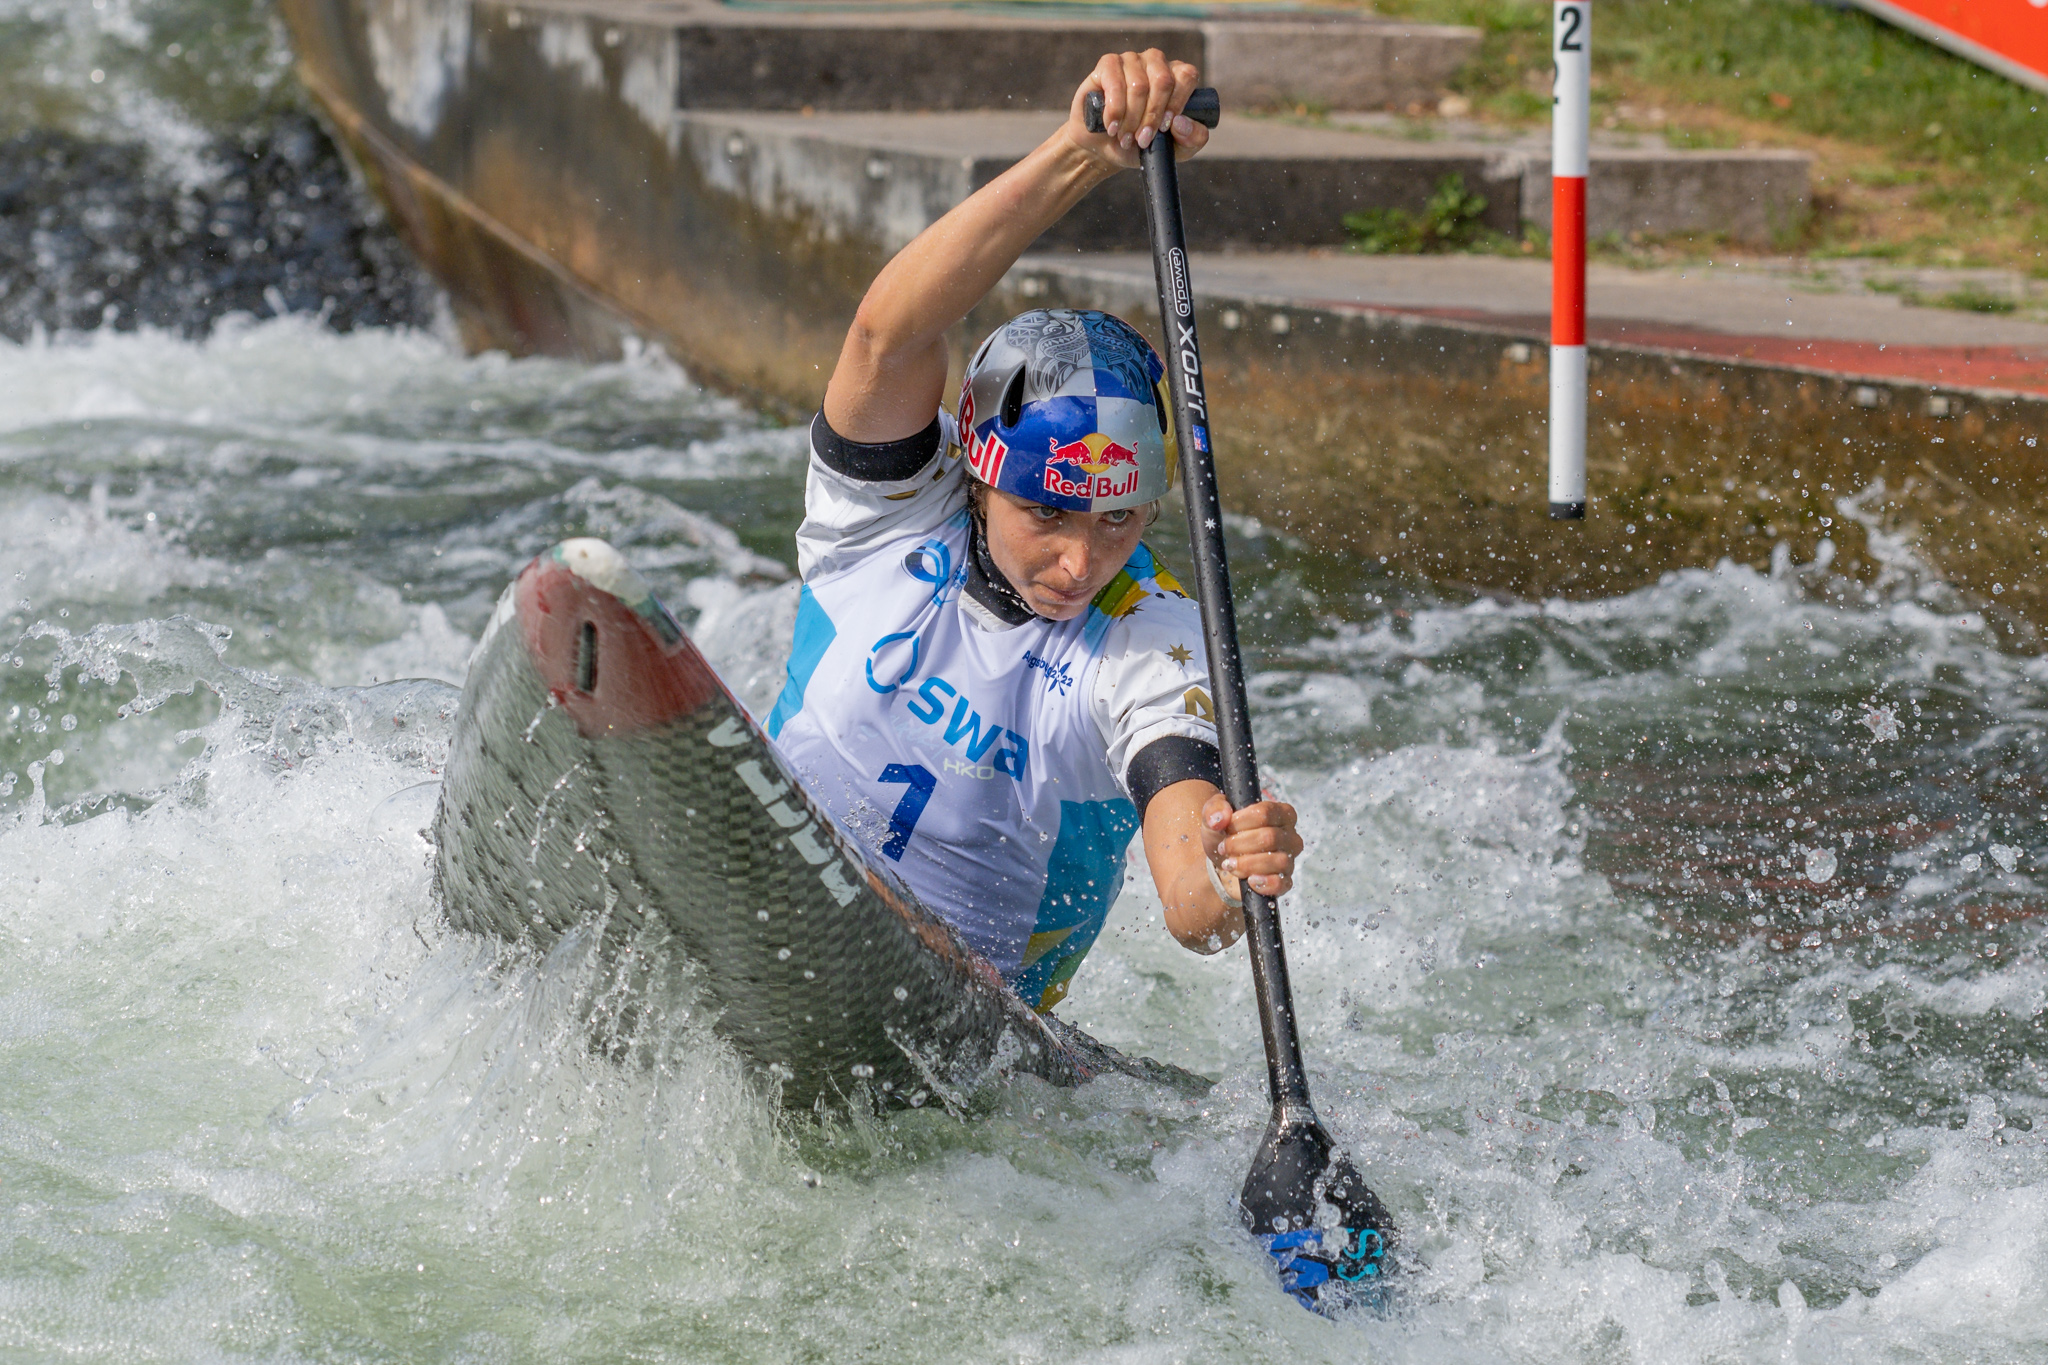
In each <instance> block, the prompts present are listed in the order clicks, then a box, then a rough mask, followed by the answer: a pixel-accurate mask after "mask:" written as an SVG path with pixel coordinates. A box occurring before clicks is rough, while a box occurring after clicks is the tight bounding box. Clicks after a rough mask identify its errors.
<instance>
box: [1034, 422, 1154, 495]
mask: <svg viewBox="0 0 2048 1365" xmlns="http://www.w3.org/2000/svg"><path fill="white" fill-rule="evenodd" d="M1050 444H1051V446H1052V455H1051V457H1050V458H1048V459H1047V460H1046V462H1045V491H1046V492H1048V493H1057V494H1059V495H1060V496H1061V497H1067V498H1122V497H1128V496H1130V495H1131V494H1132V493H1135V492H1136V491H1137V490H1138V478H1139V469H1138V452H1137V451H1135V450H1132V449H1131V448H1130V447H1129V446H1123V445H1118V444H1117V443H1116V442H1115V441H1113V440H1111V439H1110V438H1109V437H1107V436H1104V435H1103V434H1102V433H1101V432H1099V431H1097V432H1090V433H1089V434H1088V435H1086V436H1083V437H1082V438H1081V439H1080V440H1078V441H1069V442H1067V444H1065V445H1060V444H1059V443H1058V442H1051V443H1050ZM1060 465H1064V466H1066V467H1067V469H1068V470H1069V471H1079V473H1080V477H1079V478H1076V477H1074V476H1073V474H1072V473H1071V472H1070V473H1066V474H1062V473H1061V472H1060V470H1059V469H1058V468H1056V466H1060Z"/></svg>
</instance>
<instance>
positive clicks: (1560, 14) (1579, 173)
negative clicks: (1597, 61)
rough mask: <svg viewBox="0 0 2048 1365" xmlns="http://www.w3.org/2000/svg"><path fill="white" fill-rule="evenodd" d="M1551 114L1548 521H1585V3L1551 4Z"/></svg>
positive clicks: (1588, 63)
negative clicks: (1553, 71) (1554, 82)
mask: <svg viewBox="0 0 2048 1365" xmlns="http://www.w3.org/2000/svg"><path fill="white" fill-rule="evenodd" d="M1551 19H1552V23H1551V33H1550V48H1551V54H1550V55H1551V57H1552V59H1553V60H1554V61H1555V63H1556V67H1557V86H1556V92H1555V95H1554V97H1553V98H1552V100H1551V109H1550V515H1551V518H1552V519H1553V520H1556V521H1578V520H1581V519H1582V518H1584V517H1585V515H1586V163H1587V153H1586V143H1587V140H1588V138H1589V136H1590V130H1589V128H1588V122H1589V120H1590V118H1591V113H1592V109H1591V106H1592V97H1593V62H1592V52H1591V47H1592V40H1593V4H1592V0H1553V4H1552V6H1551Z"/></svg>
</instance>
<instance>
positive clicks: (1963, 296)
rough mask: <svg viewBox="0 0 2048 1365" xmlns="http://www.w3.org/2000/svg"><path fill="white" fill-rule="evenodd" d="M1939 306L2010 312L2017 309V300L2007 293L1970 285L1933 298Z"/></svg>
mask: <svg viewBox="0 0 2048 1365" xmlns="http://www.w3.org/2000/svg"><path fill="white" fill-rule="evenodd" d="M1934 303H1935V305H1936V306H1937V307H1940V308H1960V309H1963V310H1964V311H1965V312H1970V313H2011V312H2016V311H2018V309H2019V306H2020V305H2019V300H2018V299H2015V298H2013V297H2011V296H2010V295H2007V294H1993V293H1989V292H1987V291H1985V290H1982V289H1977V288H1974V287H1972V286H1968V285H1966V286H1964V287H1963V288H1961V289H1954V290H1951V291H1949V292H1948V293H1946V294H1943V295H1942V296H1941V297H1940V298H1938V299H1936V300H1934Z"/></svg>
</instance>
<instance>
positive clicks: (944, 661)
mask: <svg viewBox="0 0 2048 1365" xmlns="http://www.w3.org/2000/svg"><path fill="white" fill-rule="evenodd" d="M940 420H941V424H942V428H943V430H942V437H941V441H940V445H939V452H940V453H939V454H938V455H936V456H935V457H933V459H932V460H931V461H930V462H929V463H928V464H926V465H925V467H924V468H923V469H922V470H920V471H919V472H918V473H917V474H916V475H914V476H913V477H911V478H908V479H903V480H899V481H891V482H874V483H870V482H863V481H861V480H858V479H853V478H849V477H847V476H845V475H843V474H840V473H838V472H837V471H835V470H833V469H832V468H830V467H829V466H828V465H826V464H825V463H824V462H823V461H822V460H821V459H820V458H819V457H818V455H817V453H816V451H815V450H813V452H812V455H811V464H810V475H809V479H808V481H807V483H806V486H805V490H804V512H805V517H804V523H803V526H802V528H801V529H800V530H799V531H798V533H797V545H798V566H799V570H800V572H801V573H802V575H803V579H804V585H803V592H802V596H801V599H800V603H799V606H798V609H797V621H796V631H795V641H794V646H793V648H792V650H791V653H790V661H789V675H788V681H787V683H786V685H785V686H784V688H783V691H782V695H781V697H780V699H778V700H777V702H776V704H775V708H774V711H773V712H772V713H771V714H770V716H769V718H768V726H767V729H768V734H769V736H770V738H772V739H773V740H774V741H775V743H776V745H777V747H778V748H779V749H780V750H781V752H782V754H783V756H784V757H785V758H786V759H787V760H788V761H789V763H790V765H791V766H792V767H793V768H794V769H795V770H796V772H797V773H798V774H799V776H800V777H801V778H802V779H803V781H804V783H805V785H806V786H807V787H809V789H810V791H811V794H812V795H813V796H814V797H816V798H817V799H818V800H819V801H820V802H822V803H823V805H824V806H825V808H826V809H827V810H829V811H830V812H831V813H832V815H833V816H834V818H835V819H837V820H838V822H839V823H840V825H841V826H842V827H843V828H844V829H846V830H847V832H848V833H849V835H851V836H852V837H854V838H857V839H861V840H864V841H866V842H867V843H868V845H869V846H870V847H871V848H873V849H875V850H876V851H877V852H878V853H879V854H880V855H881V856H882V857H883V858H886V859H888V860H891V862H892V863H893V865H894V866H895V867H896V868H897V869H898V870H899V872H900V873H901V875H902V877H903V879H904V881H905V882H907V883H908V884H909V885H910V887H911V889H912V890H913V891H915V892H916V893H917V894H918V896H919V897H920V898H921V899H922V900H924V902H925V903H926V904H928V905H930V906H931V907H932V908H933V909H934V910H936V911H938V912H939V913H941V914H943V915H945V916H946V917H947V918H948V919H949V920H951V921H952V922H953V924H954V925H955V926H956V927H957V928H958V929H959V930H960V931H961V933H962V934H963V935H965V937H966V938H967V940H968V942H969V943H970V944H972V945H973V946H974V947H975V949H976V950H978V951H979V952H981V953H982V954H983V955H984V956H986V957H987V958H988V959H989V960H990V961H991V962H993V963H994V964H995V966H996V967H997V969H998V970H1000V971H1001V972H1002V973H1003V976H1004V978H1005V979H1006V980H1008V981H1009V982H1010V983H1011V985H1012V986H1014V987H1015V988H1016V989H1017V991H1018V993H1019V994H1020V995H1022V996H1023V997H1024V999H1025V1000H1027V1001H1029V1002H1030V1003H1031V1004H1033V1005H1034V1006H1036V1007H1037V1008H1039V1009H1041V1010H1044V1009H1050V1008H1051V1007H1052V1006H1053V1004H1054V1003H1056V1002H1057V1001H1058V1000H1059V999H1061V997H1063V996H1064V995H1065V994H1066V992H1067V986H1068V983H1069V982H1070V981H1071V979H1072V977H1073V974H1074V971H1075V969H1076V968H1078V967H1079V966H1080V965H1081V959H1082V957H1083V955H1084V954H1086V953H1087V951H1088V949H1089V948H1090V947H1091V946H1092V945H1093V944H1094V942H1095V938H1096V935H1097V934H1099V933H1100V932H1101V930H1102V925H1103V921H1104V920H1105V919H1106V918H1107V917H1108V914H1109V907H1110V903H1111V902H1112V901H1113V900H1114V899H1115V898H1116V893H1117V891H1118V890H1119V889H1120V888H1121V886H1122V884H1123V862H1124V854H1125V850H1126V848H1127V847H1128V846H1129V844H1130V841H1131V836H1132V835H1133V833H1134V832H1135V831H1136V830H1137V828H1138V812H1137V808H1136V807H1135V806H1134V805H1133V803H1132V801H1131V798H1130V793H1129V792H1128V791H1127V790H1126V788H1125V785H1124V783H1125V771H1126V768H1127V765H1128V764H1129V763H1130V760H1131V759H1132V757H1133V756H1135V755H1137V754H1138V753H1140V752H1141V751H1142V750H1143V749H1144V748H1145V746H1147V745H1148V744H1151V743H1153V742H1154V741H1156V740H1159V739H1163V738H1166V737H1168V736H1175V735H1179V736H1185V737H1187V738H1190V739H1195V740H1200V741H1203V742H1204V743H1207V744H1210V745H1213V744H1215V742H1216V727H1215V725H1214V723H1213V721H1212V720H1211V718H1210V717H1211V715H1212V711H1211V708H1210V702H1209V695H1208V676H1207V668H1206V667H1205V662H1206V655H1205V654H1204V652H1203V646H1202V634H1201V620H1200V616H1199V613H1198V612H1197V609H1196V606H1195V604H1194V603H1193V602H1192V601H1190V600H1189V599H1188V598H1187V597H1185V596H1184V595H1182V593H1181V592H1180V590H1179V585H1178V584H1176V583H1175V582H1174V580H1173V578H1172V576H1171V575H1169V574H1168V573H1166V572H1165V571H1164V570H1163V569H1161V568H1159V567H1158V565H1157V564H1156V563H1155V562H1154V560H1153V558H1152V554H1151V551H1149V550H1148V549H1146V548H1145V547H1143V546H1142V545H1141V546H1140V547H1139V548H1138V551H1137V553H1136V554H1134V555H1133V556H1132V557H1131V559H1130V562H1129V563H1128V564H1126V565H1125V567H1124V569H1123V571H1122V572H1121V573H1119V574H1118V575H1117V577H1116V578H1115V579H1114V580H1112V581H1111V583H1110V584H1109V586H1108V587H1107V588H1105V589H1104V590H1103V591H1102V592H1101V593H1100V594H1099V595H1098V596H1097V597H1096V598H1095V601H1094V602H1093V604H1092V605H1091V606H1090V607H1089V610H1088V611H1087V613H1086V614H1085V615H1084V616H1082V617H1080V618H1078V619H1076V620H1072V621H1062V622H1054V621H1045V620H1040V619H1037V618H1033V619H1032V620H1030V621H1027V622H1025V623H1024V624H1022V625H1010V624H1008V623H1006V622H1004V621H1002V620H1000V619H998V618H997V617H995V616H993V615H992V614H991V613H989V612H988V611H987V609H986V608H984V607H982V606H981V605H980V604H979V603H977V602H975V601H974V600H973V599H972V598H970V597H968V596H966V594H965V593H964V591H963V586H964V584H965V583H966V581H967V567H966V566H967V559H968V556H969V554H970V553H972V551H971V546H970V539H969V537H970V528H969V522H968V511H967V489H966V482H965V479H966V475H965V465H964V462H963V461H962V460H961V458H960V452H959V449H958V446H957V444H956V441H957V437H956V434H955V429H954V427H953V424H952V419H951V417H949V416H948V415H947V414H944V413H941V414H940Z"/></svg>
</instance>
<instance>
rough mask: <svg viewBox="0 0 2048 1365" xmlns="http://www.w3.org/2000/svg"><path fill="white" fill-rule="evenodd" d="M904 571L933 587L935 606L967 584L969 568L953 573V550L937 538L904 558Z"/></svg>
mask: <svg viewBox="0 0 2048 1365" xmlns="http://www.w3.org/2000/svg"><path fill="white" fill-rule="evenodd" d="M903 571H904V572H905V573H907V574H909V575H910V576H911V577H912V578H915V579H916V580H917V581H918V582H920V583H929V584H931V585H932V602H933V604H934V605H937V604H938V603H942V602H944V601H945V600H946V598H947V597H948V596H950V595H951V594H952V592H953V590H954V589H955V588H958V587H960V586H961V585H962V584H964V583H966V582H967V566H966V565H964V564H963V565H961V566H960V571H959V572H958V573H955V572H953V551H952V548H951V547H950V546H948V545H947V544H946V542H945V541H943V540H940V539H939V538H938V537H936V536H934V537H933V538H932V539H930V540H927V541H926V542H925V543H924V544H922V545H920V546H918V547H917V548H916V549H915V550H912V551H911V552H910V553H909V554H907V555H905V556H903Z"/></svg>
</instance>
